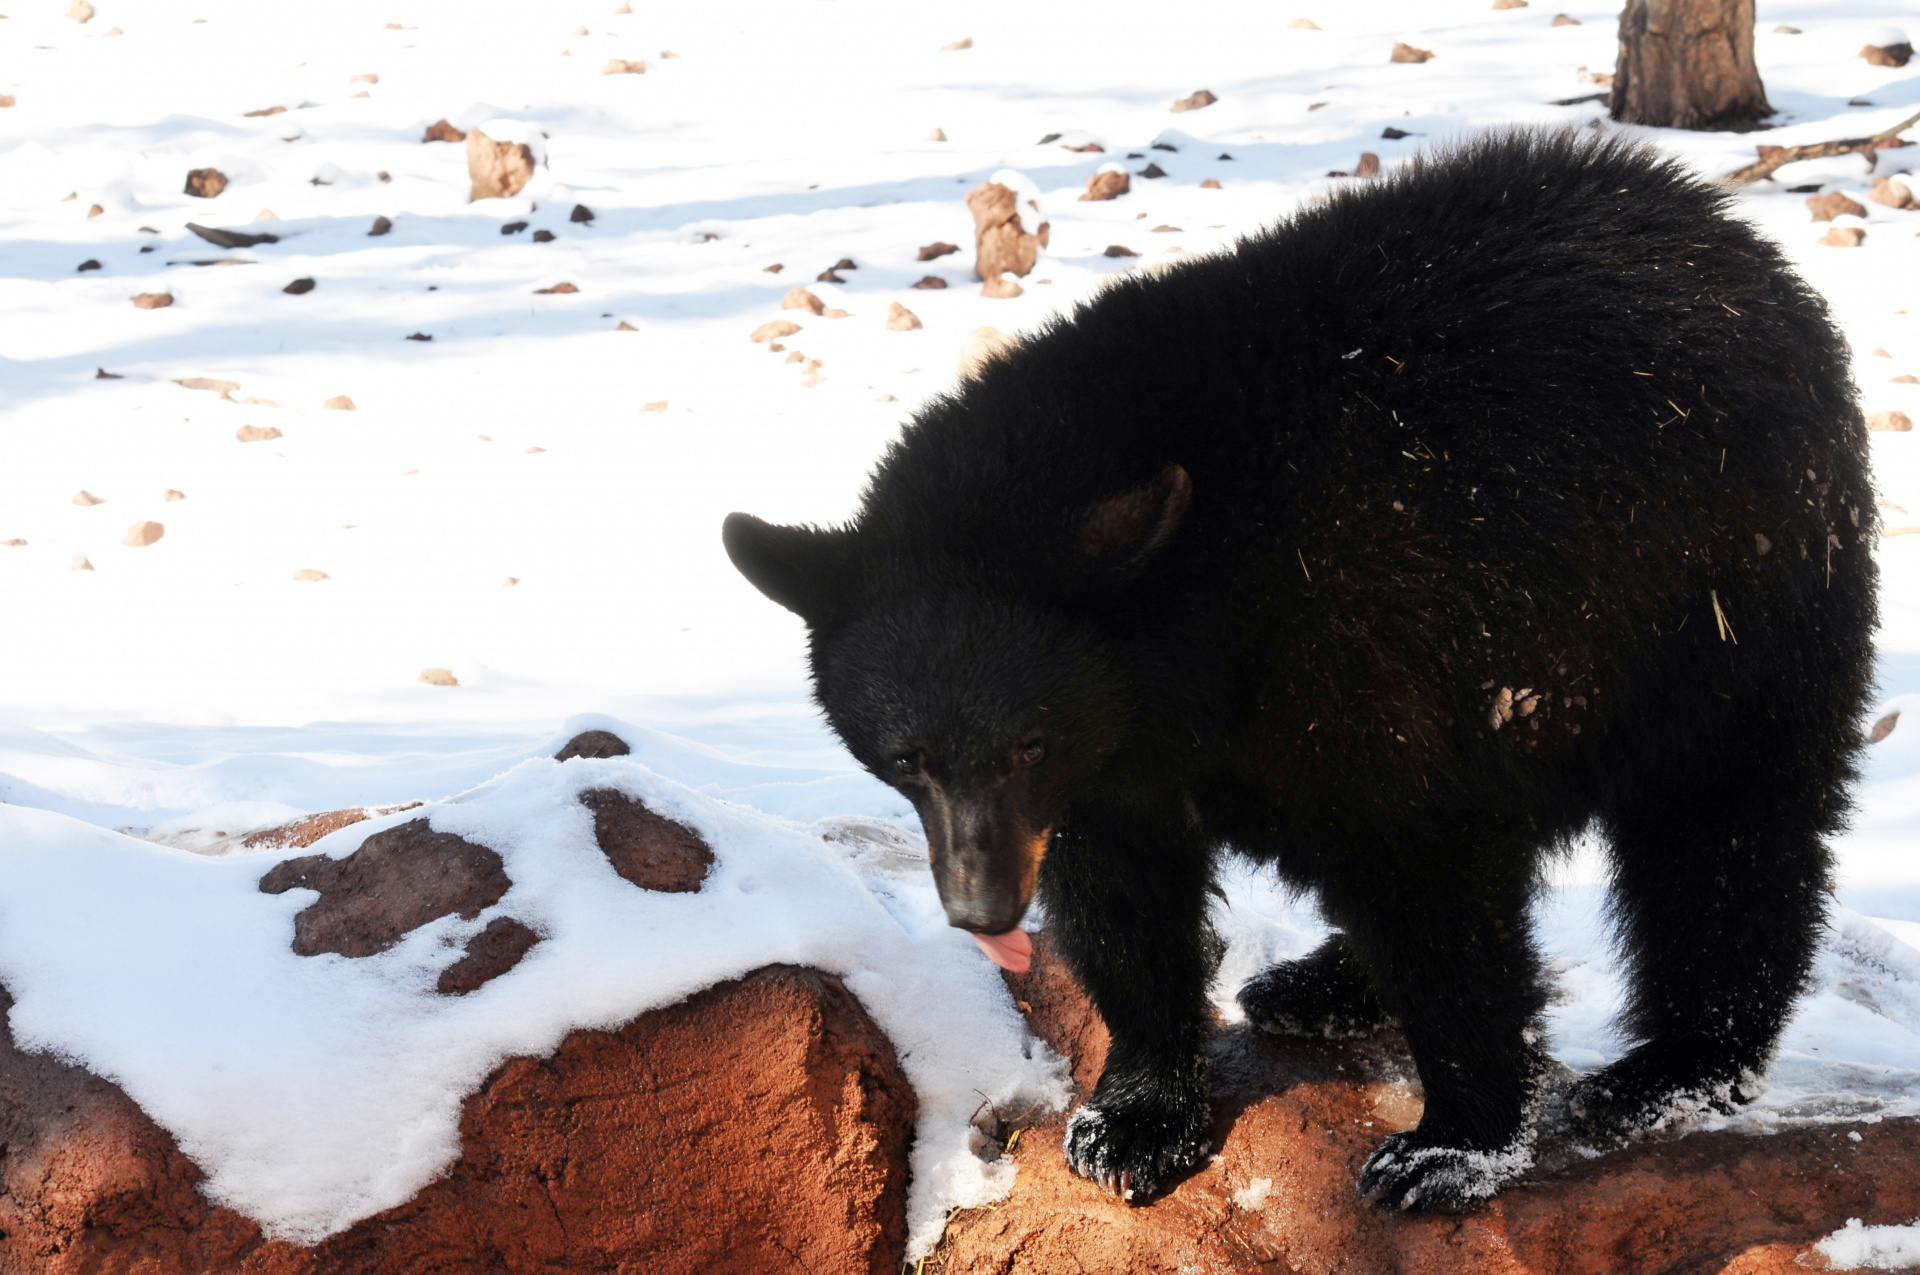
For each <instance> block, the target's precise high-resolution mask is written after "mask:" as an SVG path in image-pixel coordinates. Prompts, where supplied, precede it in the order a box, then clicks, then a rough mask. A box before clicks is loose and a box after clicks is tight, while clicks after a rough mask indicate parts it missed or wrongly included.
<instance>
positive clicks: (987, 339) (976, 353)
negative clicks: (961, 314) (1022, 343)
mask: <svg viewBox="0 0 1920 1275" xmlns="http://www.w3.org/2000/svg"><path fill="white" fill-rule="evenodd" d="M1017 344H1018V342H1017V341H1016V340H1015V339H1014V338H1013V337H1012V336H1010V335H1008V334H1007V333H1005V332H1002V331H1001V330H1000V329H999V328H993V327H986V328H975V329H974V330H973V331H971V332H969V333H967V339H966V342H965V343H964V344H962V345H961V347H960V375H961V376H978V375H979V374H980V371H981V369H982V368H984V367H986V365H987V364H988V363H990V362H992V361H993V360H994V359H996V358H998V357H999V356H1000V355H1002V354H1004V353H1006V352H1007V351H1008V350H1011V349H1012V348H1013V347H1014V346H1015V345H1017Z"/></svg>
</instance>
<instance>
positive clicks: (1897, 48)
mask: <svg viewBox="0 0 1920 1275" xmlns="http://www.w3.org/2000/svg"><path fill="white" fill-rule="evenodd" d="M1860 56H1861V57H1863V58H1865V59H1866V60H1867V65H1869V66H1905V65H1906V64H1907V63H1908V62H1909V61H1910V60H1911V59H1912V58H1913V46H1912V45H1911V44H1908V43H1906V42H1905V41H1902V42H1901V43H1899V44H1869V45H1867V46H1866V47H1865V48H1863V49H1861V50H1860Z"/></svg>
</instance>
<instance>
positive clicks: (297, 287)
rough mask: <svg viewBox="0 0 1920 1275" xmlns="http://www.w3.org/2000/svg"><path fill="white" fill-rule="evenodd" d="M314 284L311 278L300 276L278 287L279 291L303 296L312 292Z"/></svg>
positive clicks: (289, 294) (293, 295)
mask: <svg viewBox="0 0 1920 1275" xmlns="http://www.w3.org/2000/svg"><path fill="white" fill-rule="evenodd" d="M316 286H317V285H316V284H315V283H314V281H313V280H312V279H308V278H300V279H295V280H294V281H293V282H292V283H290V284H288V285H287V286H286V287H284V288H282V289H280V291H282V292H284V293H286V294H287V295H288V296H292V297H304V296H306V295H307V293H309V292H312V291H313V290H314V288H315V287H316Z"/></svg>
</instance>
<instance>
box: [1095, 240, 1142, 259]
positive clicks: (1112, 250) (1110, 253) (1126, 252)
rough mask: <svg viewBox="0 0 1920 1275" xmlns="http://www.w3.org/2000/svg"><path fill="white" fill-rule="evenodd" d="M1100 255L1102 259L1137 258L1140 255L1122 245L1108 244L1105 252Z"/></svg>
mask: <svg viewBox="0 0 1920 1275" xmlns="http://www.w3.org/2000/svg"><path fill="white" fill-rule="evenodd" d="M1100 255H1101V256H1103V257H1137V256H1139V255H1140V254H1139V253H1137V252H1135V251H1134V250H1133V249H1131V248H1129V247H1127V246H1126V245H1125V244H1123V243H1110V244H1108V245H1107V250H1106V251H1105V252H1103V253H1101V254H1100Z"/></svg>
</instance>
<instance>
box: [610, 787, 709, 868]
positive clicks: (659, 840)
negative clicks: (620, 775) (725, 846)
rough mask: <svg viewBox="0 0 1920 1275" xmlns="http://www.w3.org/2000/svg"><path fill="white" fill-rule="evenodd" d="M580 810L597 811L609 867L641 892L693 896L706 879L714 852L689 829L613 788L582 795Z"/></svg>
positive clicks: (697, 834) (698, 835)
mask: <svg viewBox="0 0 1920 1275" xmlns="http://www.w3.org/2000/svg"><path fill="white" fill-rule="evenodd" d="M580 804H581V805H583V806H585V807H586V808H587V809H589V810H591V811H593V838H594V840H595V841H596V842H598V843H599V846H600V850H601V853H603V854H605V855H606V856H607V862H609V863H611V864H612V865H613V870H614V871H615V872H618V873H619V874H620V875H621V876H622V877H624V878H625V879H626V880H628V881H629V882H631V883H633V884H634V885H636V886H638V887H640V888H641V889H642V890H658V891H662V892H664V893H668V894H691V893H693V892H695V891H697V890H699V888H700V885H701V883H702V882H703V881H705V880H706V879H707V872H708V871H709V870H710V869H711V868H712V867H713V851H712V850H711V849H710V848H709V847H708V846H707V843H706V842H705V841H704V840H702V839H701V836H700V834H699V833H697V832H695V831H694V830H693V829H691V828H689V827H687V826H686V825H685V824H682V823H676V822H674V821H673V820H671V819H669V818H667V817H666V816H665V815H659V814H655V813H654V812H653V811H652V810H649V809H648V808H647V807H646V805H645V804H644V803H643V802H639V801H635V800H634V799H633V798H631V797H628V796H626V795H625V794H624V793H619V792H615V791H614V790H613V789H611V788H595V789H592V790H590V791H588V792H584V793H581V794H580Z"/></svg>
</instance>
